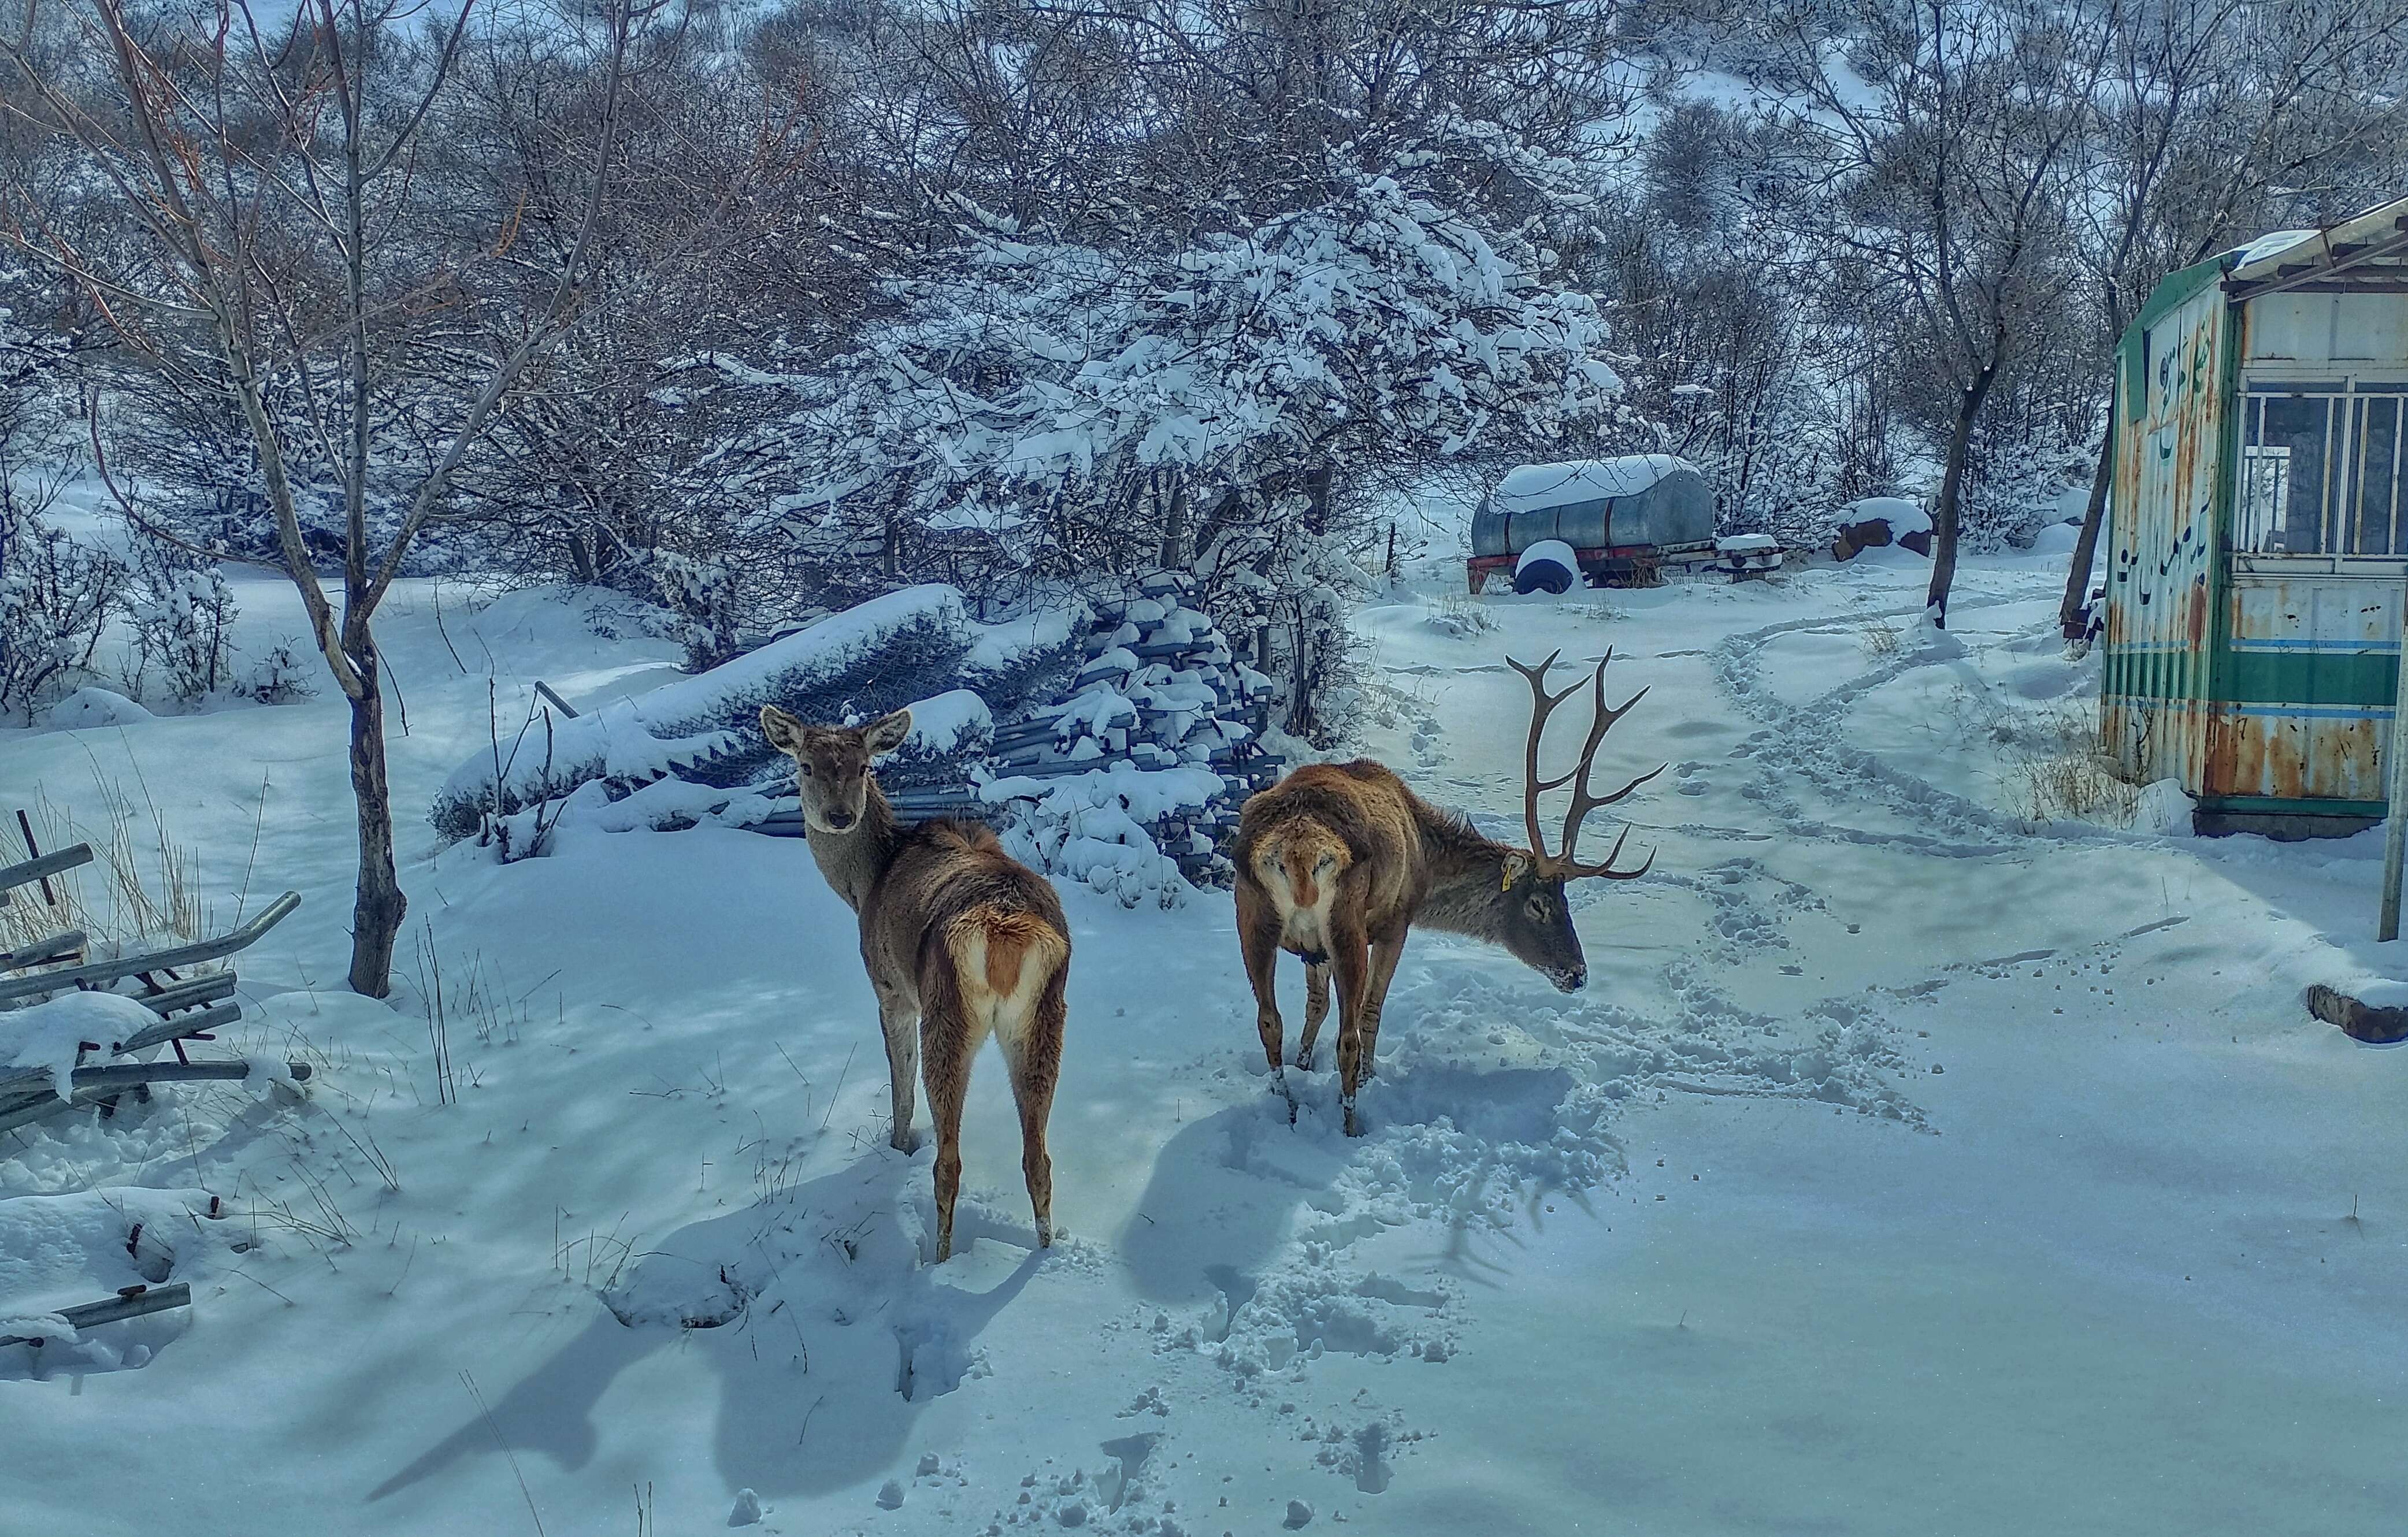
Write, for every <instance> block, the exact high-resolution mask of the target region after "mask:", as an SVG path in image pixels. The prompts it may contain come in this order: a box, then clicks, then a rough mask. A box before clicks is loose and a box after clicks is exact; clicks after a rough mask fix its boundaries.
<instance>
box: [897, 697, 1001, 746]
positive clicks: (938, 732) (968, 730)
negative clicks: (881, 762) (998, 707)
mask: <svg viewBox="0 0 2408 1537" xmlns="http://www.w3.org/2000/svg"><path fill="white" fill-rule="evenodd" d="M994 735H995V715H994V713H993V712H992V711H989V710H988V709H987V704H986V701H985V700H984V699H982V698H980V697H978V696H977V695H975V694H973V693H971V692H970V691H969V690H968V689H966V688H956V689H953V690H951V691H949V692H947V693H943V694H939V695H938V696H937V697H934V698H932V699H922V700H920V701H918V702H917V703H915V704H913V705H912V706H911V733H910V736H908V737H906V738H904V739H903V745H904V747H905V748H906V749H907V750H910V751H914V752H921V753H928V754H939V753H951V752H954V751H956V750H958V749H960V748H962V747H965V746H968V745H969V744H971V743H973V742H979V741H984V740H988V739H990V738H992V737H993V736H994Z"/></svg>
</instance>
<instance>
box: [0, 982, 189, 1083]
mask: <svg viewBox="0 0 2408 1537" xmlns="http://www.w3.org/2000/svg"><path fill="white" fill-rule="evenodd" d="M158 1019H159V1016H158V1015H156V1014H154V1013H151V1012H150V1010H148V1009H146V1008H144V1007H142V1005H140V1004H139V1003H136V1002H135V1001H134V1000H133V999H132V998H121V997H119V996H118V995H117V994H115V993H73V992H71V993H67V994H65V995H63V996H61V997H58V998H51V999H50V1000H48V1001H47V1002H43V1003H36V1004H34V1005H33V1006H32V1007H30V1008H23V1009H13V1010H9V1011H7V1013H0V1067H7V1068H38V1069H40V1070H42V1071H44V1072H46V1073H48V1074H49V1075H50V1087H51V1090H52V1091H53V1092H54V1093H56V1094H57V1095H58V1097H59V1098H60V1099H72V1098H74V1095H75V1069H76V1051H77V1043H78V1042H79V1041H92V1042H93V1043H94V1044H95V1045H97V1046H99V1047H100V1048H101V1049H102V1050H103V1051H107V1050H108V1047H109V1046H110V1045H112V1044H114V1043H115V1042H117V1041H125V1040H130V1039H131V1038H132V1037H133V1036H135V1035H136V1033H138V1032H139V1031H141V1030H143V1029H146V1028H148V1027H150V1026H151V1025H154V1024H156V1023H158Z"/></svg>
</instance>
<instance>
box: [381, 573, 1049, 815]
mask: <svg viewBox="0 0 2408 1537" xmlns="http://www.w3.org/2000/svg"><path fill="white" fill-rule="evenodd" d="M1084 619H1085V615H1084V614H1083V613H1082V612H1081V611H1079V610H1067V611H1056V612H1053V613H1048V614H1043V615H1039V616H1038V617H1037V618H1035V619H1027V620H1021V621H1018V622H1016V623H1011V624H1004V625H982V624H980V623H978V622H977V621H975V620H973V619H972V618H970V616H969V611H968V607H967V606H966V605H965V603H964V601H963V598H962V595H961V594H960V593H959V592H957V591H955V590H954V589H953V588H951V587H945V586H936V585H931V586H923V587H910V588H906V589H904V590H903V591H901V592H896V593H889V594H886V595H885V596H882V597H876V598H872V599H871V600H869V601H868V602H867V603H862V604H858V605H856V606H855V607H853V608H851V609H848V610H844V611H843V612H842V613H839V614H834V615H831V616H829V617H828V618H826V619H824V620H823V621H821V622H820V623H819V624H817V625H812V626H811V627H810V628H809V629H807V630H802V631H799V632H797V633H795V634H792V635H788V636H785V637H782V638H781V639H778V640H776V641H773V642H772V643H770V644H769V645H767V646H764V647H762V648H761V649H760V650H758V651H754V652H752V653H750V654H746V655H743V656H738V657H737V658H736V659H735V660H733V661H730V662H728V663H725V664H724V665H723V666H720V667H716V668H711V669H710V671H708V672H701V673H696V674H695V675H694V676H693V677H691V678H681V679H679V680H678V681H677V682H672V683H667V684H665V685H663V686H662V687H660V688H656V689H653V690H652V692H651V693H649V694H645V695H641V696H639V697H636V698H633V699H626V700H621V701H617V702H614V703H612V704H610V705H608V706H606V707H604V708H603V709H600V710H597V711H593V712H592V713H590V714H584V715H578V716H573V717H572V716H564V715H562V714H560V713H559V712H558V711H552V710H550V709H539V710H537V711H534V712H533V713H532V714H530V716H529V717H528V718H527V720H526V721H525V722H524V723H523V724H520V725H500V726H498V728H497V729H496V731H495V736H494V740H493V741H492V742H491V743H489V744H488V747H487V748H486V750H484V751H482V752H480V753H478V754H475V755H473V756H472V757H470V758H469V759H468V760H467V761H466V762H465V763H463V764H461V765H460V767H459V768H455V769H454V770H452V775H451V777H450V779H448V780H447V781H446V782H445V783H444V786H443V788H442V790H441V791H440V792H438V793H437V796H436V797H435V804H434V807H433V808H432V810H431V811H430V812H429V813H428V815H429V819H430V820H431V821H432V822H433V823H434V824H435V826H436V829H437V831H438V832H441V833H442V834H443V835H444V836H446V837H448V838H455V839H458V838H475V839H478V840H480V841H484V842H488V843H493V844H495V845H497V846H499V847H500V849H501V851H502V853H503V855H504V856H505V857H508V856H510V855H514V854H523V853H535V852H539V845H540V843H541V841H542V839H543V835H544V833H545V831H546V830H547V829H548V828H549V827H550V826H552V825H554V823H556V822H557V821H558V819H559V818H561V817H563V816H568V817H572V818H575V819H579V820H584V819H586V818H588V817H591V818H592V819H593V820H595V821H596V822H597V824H598V825H600V826H606V827H614V828H615V827H619V826H655V827H658V826H691V825H693V824H695V823H696V822H702V821H723V822H732V823H738V824H744V823H751V822H753V821H757V820H759V819H760V818H761V817H762V816H764V815H767V813H768V812H770V811H771V810H772V809H773V808H772V807H771V806H770V804H769V803H768V801H767V799H765V798H764V797H765V795H766V796H767V797H775V796H776V795H778V794H779V793H781V790H782V789H784V788H785V787H786V786H787V785H789V783H790V779H789V770H788V768H787V767H786V760H785V759H784V758H783V757H782V756H781V755H780V754H778V753H777V752H776V751H775V750H774V749H773V748H771V747H770V746H769V744H768V742H767V740H764V739H763V737H762V735H761V729H760V725H759V721H760V712H761V707H762V706H763V705H764V704H767V703H771V702H773V701H774V702H775V703H777V704H778V705H780V706H781V707H783V708H784V709H787V710H790V711H794V712H795V713H796V714H797V715H800V716H802V717H803V718H804V719H806V720H817V721H833V720H846V719H851V718H853V717H856V716H868V715H875V714H882V713H883V712H885V711H890V710H894V709H896V708H898V707H900V706H903V705H914V706H918V707H920V708H921V709H922V710H923V711H925V714H926V717H927V719H926V724H925V728H924V730H923V731H921V732H918V733H915V734H914V739H913V740H912V742H911V743H910V744H907V746H906V747H905V749H904V750H903V751H902V752H900V753H898V754H895V755H894V756H893V757H892V758H890V759H888V760H887V763H886V765H885V768H884V773H885V775H886V777H887V778H888V779H889V781H890V782H891V783H896V784H900V785H905V786H910V785H917V784H925V783H948V782H953V781H958V780H959V779H961V778H962V777H963V776H965V775H966V774H967V773H968V771H969V769H970V768H972V766H974V765H976V764H978V763H980V762H982V761H983V759H984V757H985V755H986V746H987V744H986V740H985V738H984V736H983V735H982V733H983V732H985V731H986V730H988V729H990V728H991V723H992V719H993V714H994V712H995V711H996V710H997V709H1004V710H1010V709H1012V708H1015V707H1017V706H1019V705H1021V704H1022V703H1023V702H1024V701H1025V699H1027V698H1028V697H1032V696H1034V697H1039V698H1042V697H1050V695H1051V693H1052V692H1053V691H1054V690H1056V689H1058V688H1059V687H1060V686H1061V685H1062V684H1063V683H1064V682H1067V681H1068V678H1069V677H1070V675H1071V674H1072V672H1073V671H1075V669H1076V668H1077V667H1078V666H1079V663H1080V662H1081V660H1082V657H1083V655H1084V654H1085V647H1084V644H1083V642H1084V635H1083V633H1082V631H1083V627H1084ZM956 695H966V696H968V698H967V699H964V698H957V697H954V696H956ZM971 700H974V701H976V702H977V705H978V707H979V708H978V709H976V710H973V709H971V708H970V707H969V703H968V701H971ZM789 793H790V792H789Z"/></svg>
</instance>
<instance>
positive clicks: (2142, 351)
mask: <svg viewBox="0 0 2408 1537" xmlns="http://www.w3.org/2000/svg"><path fill="white" fill-rule="evenodd" d="M2220 276H2221V268H2220V266H2217V264H2215V263H2213V262H2208V263H2201V264H2200V266H2196V267H2190V268H2186V269H2185V270H2184V271H2182V272H2177V273H2175V274H2173V275H2172V276H2171V277H2170V278H2168V279H2166V280H2165V281H2164V282H2162V283H2160V284H2159V285H2158V287H2157V292H2156V293H2155V294H2151V295H2150V301H2149V304H2148V305H2147V306H2146V307H2144V308H2143V310H2142V313H2141V317H2140V319H2139V320H2138V321H2137V322H2136V323H2134V325H2133V326H2132V328H2131V329H2130V330H2128V331H2127V332H2126V333H2125V336H2124V339H2123V343H2122V346H2121V347H2120V349H2119V352H2121V354H2122V355H2121V356H2120V357H2119V359H2118V366H2117V368H2116V382H2117V398H2116V413H2117V430H2116V435H2115V477H2114V504H2113V512H2114V515H2113V518H2112V520H2111V523H2110V528H2109V534H2110V540H2109V547H2108V551H2107V570H2106V589H2107V592H2106V612H2105V615H2104V619H2105V629H2104V636H2103V646H2104V650H2105V656H2104V658H2103V660H2102V664H2101V678H2102V681H2101V687H2100V694H2101V700H2100V704H2101V710H2100V735H2101V740H2102V744H2103V745H2104V747H2105V749H2106V751H2107V752H2108V753H2109V754H2111V755H2113V756H2114V759H2115V760H2116V762H2117V764H2118V765H2119V767H2120V768H2121V769H2122V771H2123V772H2124V773H2125V774H2126V775H2127V776H2128V777H2129V778H2131V779H2133V780H2135V781H2138V782H2141V783H2147V782H2150V781H2153V780H2159V779H2177V780H2180V781H2181V782H2182V784H2183V787H2184V788H2185V789H2186V790H2188V791H2190V792H2191V793H2192V794H2194V795H2196V794H2199V793H2200V791H2201V789H2202V788H2203V785H2204V783H2205V777H2206V771H2207V758H2208V751H2207V747H2208V730H2209V712H2210V708H2211V704H2212V701H2213V698H2214V694H2213V690H2212V687H2211V682H2212V668H2213V662H2214V619H2215V612H2214V607H2215V602H2216V598H2217V591H2216V589H2217V587H2218V580H2217V579H2218V576H2219V572H2218V569H2217V562H2216V559H2215V551H2216V546H2217V540H2216V538H2215V530H2216V527H2217V524H2218V518H2219V511H2220V509H2221V506H2222V503H2223V500H2224V497H2223V494H2222V493H2223V478H2224V447H2225V436H2226V434H2225V427H2226V417H2227V402H2228V398H2229V390H2228V385H2229V381H2230V379H2231V377H2232V372H2233V370H2232V367H2231V360H2230V355H2229V353H2230V348H2231V346H2232V342H2233V339H2234V338H2232V335H2231V329H2232V328H2231V327H2230V326H2229V324H2228V323H2227V307H2226V305H2225V302H2224V294H2223V291H2222V289H2221V288H2220V287H2219V286H2218V285H2217V280H2218V279H2219V278H2220Z"/></svg>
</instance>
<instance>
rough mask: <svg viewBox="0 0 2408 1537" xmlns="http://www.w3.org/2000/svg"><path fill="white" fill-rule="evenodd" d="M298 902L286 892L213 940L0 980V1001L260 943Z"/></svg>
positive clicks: (204, 958) (292, 893)
mask: <svg viewBox="0 0 2408 1537" xmlns="http://www.w3.org/2000/svg"><path fill="white" fill-rule="evenodd" d="M300 905H301V894H300V893H299V892H297V891H288V892H286V893H285V894H284V895H283V896H281V897H279V898H276V900H275V901H273V902H271V903H269V904H268V906H267V908H266V909H265V911H264V912H261V913H260V914H259V915H258V916H257V917H255V918H253V919H251V922H249V923H247V924H244V925H243V926H242V927H239V928H236V929H235V930H233V931H232V932H231V933H226V934H221V935H220V936H218V937H217V938H216V939H213V940H198V941H194V942H193V943H191V944H182V945H177V946H174V947H173V948H171V949H166V950H153V951H150V952H149V953H148V954H145V955H121V956H119V957H118V958H116V959H115V960H105V961H93V962H91V963H90V964H88V965H84V966H71V967H66V968H64V969H62V970H56V971H41V972H36V973H35V974H34V975H32V976H23V977H9V978H7V979H6V980H0V1002H6V1001H7V1000H8V999H10V998H31V997H33V996H34V995H35V994H36V993H50V992H56V991H58V990H60V989H62V988H65V987H72V986H75V985H76V984H79V983H86V982H114V981H116V980H117V979H118V978H120V977H130V976H134V975H136V974H137V973H139V972H143V971H156V970H160V969H161V968H162V967H169V966H192V965H194V964H197V963H198V962H201V961H207V960H217V959H219V958H220V957H222V956H225V955H233V954H234V953H235V952H236V951H237V950H242V949H246V948H248V947H249V946H251V945H253V944H256V943H257V942H259V938H260V936H261V935H263V934H265V933H266V932H267V931H268V930H269V929H271V928H274V927H276V926H277V925H278V924H279V923H282V922H283V921H284V919H285V918H286V917H288V916H289V915H291V913H292V912H293V910H294V908H297V907H299V906H300Z"/></svg>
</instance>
